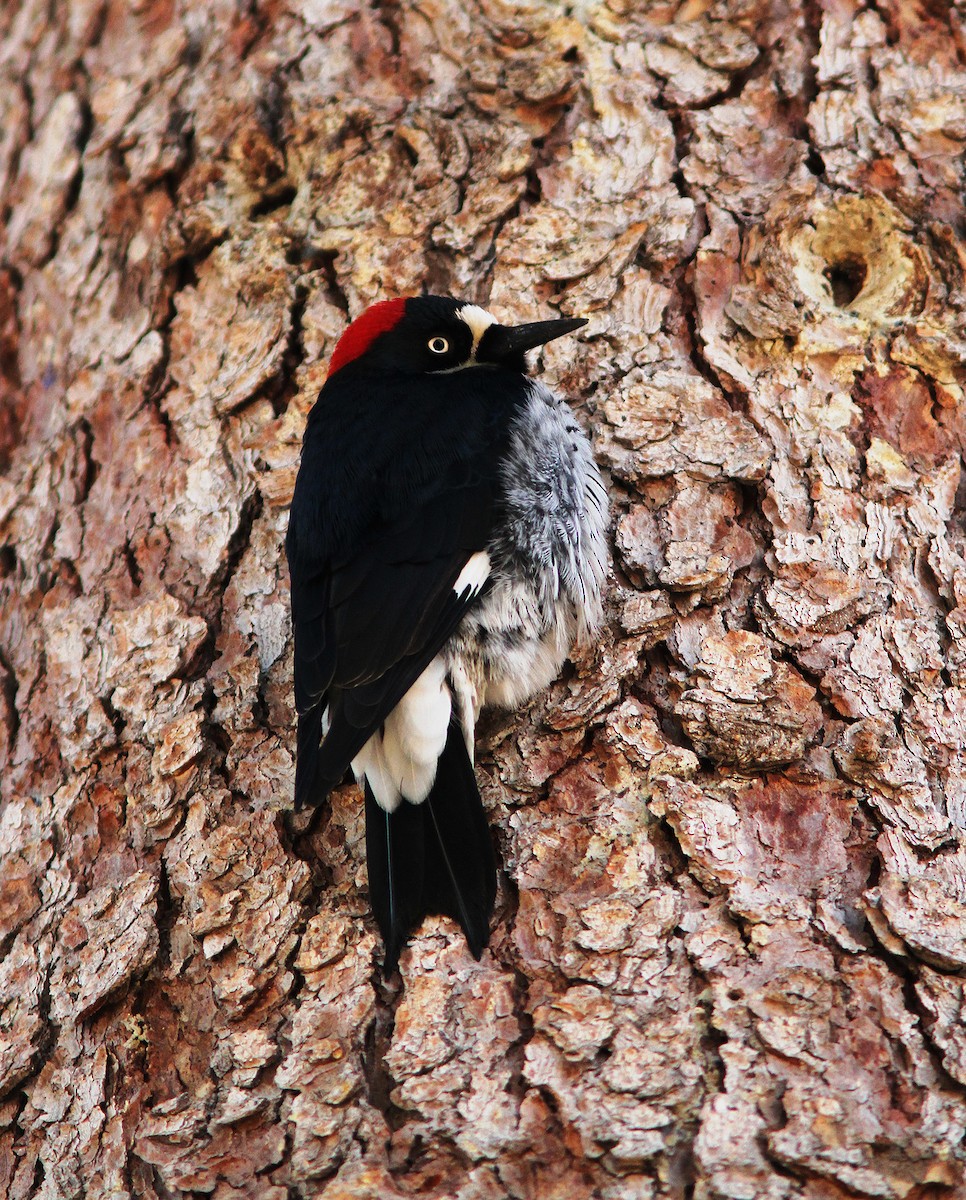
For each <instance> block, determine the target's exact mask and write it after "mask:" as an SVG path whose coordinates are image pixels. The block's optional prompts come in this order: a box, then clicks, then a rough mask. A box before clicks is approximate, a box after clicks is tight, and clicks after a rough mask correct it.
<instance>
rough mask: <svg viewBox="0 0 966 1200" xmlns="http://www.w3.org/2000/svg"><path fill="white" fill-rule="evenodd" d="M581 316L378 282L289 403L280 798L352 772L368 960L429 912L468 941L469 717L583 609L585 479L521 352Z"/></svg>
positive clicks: (482, 931)
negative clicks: (301, 416) (290, 787)
mask: <svg viewBox="0 0 966 1200" xmlns="http://www.w3.org/2000/svg"><path fill="white" fill-rule="evenodd" d="M585 324H586V321H585V320H584V319H582V318H557V319H551V320H542V321H533V322H528V323H525V324H517V325H507V324H501V323H500V322H499V321H497V320H496V319H495V318H494V317H493V316H492V315H491V314H490V313H489V312H488V311H487V310H486V309H484V308H481V307H479V306H478V305H476V304H472V303H467V302H464V301H460V300H457V299H454V298H452V297H449V296H434V295H421V296H409V297H403V298H398V299H391V300H384V301H381V302H379V303H376V304H373V305H372V306H371V307H369V308H367V309H366V310H365V311H364V312H362V313H361V315H359V316H358V317H356V319H355V320H353V321H352V322H351V324H349V325H348V327H347V328H346V329H345V331H344V332H343V333H342V335H341V337H340V338H339V340H338V342H337V343H336V345H335V348H334V350H333V352H332V355H331V358H330V360H329V366H328V373H327V376H326V379H325V382H324V384H323V385H322V387H321V389H320V391H319V394H318V398H317V399H316V402H315V404H314V406H313V407H312V409H311V411H310V413H309V416H308V419H307V422H306V428H305V433H304V437H303V441H302V453H301V460H300V464H299V469H298V474H297V477H296V483H295V489H294V493H293V497H292V503H291V508H290V513H289V524H288V531H287V534H286V539H285V549H286V556H287V559H288V565H289V575H290V582H291V608H292V628H293V634H294V643H295V653H294V693H295V708H296V713H297V733H296V767H295V797H294V803H295V807H296V809H298V808H301V807H302V806H304V805H306V804H316V805H318V804H322V803H323V802H324V801H325V800H326V798H327V797H328V795H329V793H330V792H331V791H332V790H333V789H334V788H335V787H337V786H339V785H340V784H341V783H342V782H343V781H345V779H346V778H347V777H349V775H350V771H351V775H352V776H354V778H355V780H356V781H357V783H358V784H359V785H360V786H361V788H362V791H363V793H364V800H365V814H366V859H367V870H368V879H369V898H370V904H371V907H372V911H373V914H374V916H375V918H376V922H377V924H378V926H379V929H380V932H381V935H382V939H383V944H384V948H385V955H384V960H383V970H384V974H385V975H386V977H389V976H390V975H391V974H392V973H393V972H394V971H395V970H397V968H398V964H399V956H400V953H401V951H402V949H403V948H404V946H405V945H406V943H407V941H408V940H409V939H410V937H411V936H412V935H413V933H414V932H415V931H416V930H417V928H418V926H419V925H420V923H421V921H422V919H423V918H424V917H425V916H427V915H429V914H440V915H443V916H449V917H451V918H453V919H454V920H455V921H456V922H457V923H458V924H459V925H460V926H461V927H462V929H463V933H464V935H465V939H466V942H467V945H468V947H469V949H470V951H471V952H472V954H473V955H474V957H475V958H477V959H479V958H480V957H481V955H482V952H483V950H484V948H485V946H486V945H487V943H488V941H489V936H490V920H491V917H492V913H493V908H494V903H495V898H496V859H495V855H494V849H493V840H492V835H491V831H490V828H489V824H488V821H487V817H486V812H485V809H484V806H483V802H482V799H481V797H480V791H479V787H478V784H477V779H476V774H475V768H474V730H475V726H476V722H477V718H478V716H479V713H480V710H481V708H482V707H483V706H484V705H494V706H498V707H502V708H507V709H509V708H514V707H517V706H519V705H521V704H522V703H524V702H525V701H526V700H528V699H530V698H531V697H532V696H533V695H535V694H536V693H537V692H539V691H540V690H541V689H543V688H545V687H547V685H549V684H550V683H551V682H552V681H553V679H554V678H555V677H556V676H557V675H558V674H559V672H560V670H561V667H562V665H563V663H564V661H565V659H566V657H567V655H568V653H569V652H570V651H571V649H572V648H573V646H574V644H575V643H576V642H580V643H582V644H590V643H591V641H592V638H593V634H594V633H595V631H596V630H597V628H598V627H599V625H600V623H601V620H602V611H603V596H604V586H605V579H606V576H607V571H608V563H609V558H608V547H607V529H608V496H607V491H606V488H605V485H604V481H603V479H602V477H601V474H600V471H599V469H598V467H597V464H596V463H595V460H594V456H593V451H592V447H591V443H590V440H589V439H588V437H587V435H586V434H585V433H584V432H583V430H582V429H581V427H580V425H579V424H578V422H577V420H576V418H575V417H574V415H573V413H572V411H571V409H570V407H569V405H568V404H567V403H566V401H565V400H563V399H561V398H560V397H559V396H557V395H556V394H555V393H554V392H552V391H551V390H550V389H549V388H547V387H546V386H544V384H542V383H541V382H539V381H538V380H536V379H534V378H532V377H531V376H530V374H529V373H528V365H527V358H526V355H527V352H528V351H530V350H534V349H536V348H537V347H539V346H542V345H544V344H545V343H547V342H550V341H552V340H554V339H555V338H559V337H561V336H562V335H564V334H569V333H573V332H574V331H576V330H577V329H579V328H581V327H582V326H583V325H585Z"/></svg>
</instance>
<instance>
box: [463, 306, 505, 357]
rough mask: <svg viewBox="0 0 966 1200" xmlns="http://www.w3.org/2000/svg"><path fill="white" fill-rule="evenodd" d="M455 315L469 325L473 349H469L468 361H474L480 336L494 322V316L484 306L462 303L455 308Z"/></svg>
mask: <svg viewBox="0 0 966 1200" xmlns="http://www.w3.org/2000/svg"><path fill="white" fill-rule="evenodd" d="M456 315H457V316H458V317H459V319H460V320H461V321H465V322H466V324H467V325H469V327H470V333H472V335H473V349H472V350H471V351H470V357H469V361H470V362H475V360H476V352H477V350H478V349H479V346H480V338H482V336H483V334H484V333H486V331H487V330H488V329H489V328H490V326H491V325H495V324H496V317H494V316H493V314H492V313H488V312H487V311H486V309H485V308H480V307H479V306H478V305H476V304H464V305H463V307H462V308H461V309H458V310H457V313H456Z"/></svg>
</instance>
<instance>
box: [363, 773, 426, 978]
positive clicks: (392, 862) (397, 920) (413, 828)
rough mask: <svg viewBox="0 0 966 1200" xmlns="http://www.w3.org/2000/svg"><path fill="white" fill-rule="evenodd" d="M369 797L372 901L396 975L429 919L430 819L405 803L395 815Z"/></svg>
mask: <svg viewBox="0 0 966 1200" xmlns="http://www.w3.org/2000/svg"><path fill="white" fill-rule="evenodd" d="M365 791H366V866H367V868H368V871H369V898H370V902H371V904H372V911H373V913H374V914H375V918H376V921H377V922H378V924H379V929H380V931H381V933H382V940H383V942H385V945H386V961H385V966H384V970H385V973H386V975H387V976H388V975H391V974H392V973H393V971H395V969H396V965H397V963H398V962H399V954H400V951H401V950H402V948H403V946H404V945H405V944H406V938H407V937H408V936H409V934H410V932H411V931H412V930H413V929H415V927H416V926H417V925H418V924H419V922H420V921H421V920H422V918H423V916H424V915H425V912H424V909H423V907H422V886H423V874H424V865H423V863H424V853H423V851H424V846H425V841H426V834H425V825H426V817H425V814H424V812H423V810H422V806H421V805H419V806H417V805H415V804H407V803H406V802H405V801H403V803H402V804H400V806H399V807H398V808H397V809H396V811H395V812H394V813H387V812H386V810H385V809H384V808H380V807H379V805H378V804H377V803H376V799H375V797H374V796H373V794H372V789H371V788H370V787H369V784H368V783H366V785H365Z"/></svg>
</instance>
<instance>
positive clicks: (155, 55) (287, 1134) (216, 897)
mask: <svg viewBox="0 0 966 1200" xmlns="http://www.w3.org/2000/svg"><path fill="white" fill-rule="evenodd" d="M964 22H966V16H964V9H963V8H962V7H961V6H956V5H951V6H948V7H947V5H946V4H945V3H943V2H941V0H940V2H939V3H931V2H927V0H922V3H921V4H916V3H913V2H909V3H903V2H900V0H872V3H871V4H870V5H869V6H865V5H859V4H857V3H854V2H853V0H808V2H802V3H795V0H791V2H790V3H789V4H787V5H786V4H783V3H781V2H780V0H776V3H773V4H769V3H767V0H720V2H714V0H683V3H682V4H680V5H675V4H666V5H664V4H661V3H660V2H658V3H656V4H653V5H643V4H641V5H635V4H634V3H632V2H630V0H608V2H607V3H595V2H594V0H586V2H584V0H581V2H579V3H575V4H573V5H572V6H567V7H564V6H562V5H551V4H542V5H531V6H526V5H522V4H509V3H507V4H504V3H501V2H500V0H471V2H470V3H469V4H467V3H464V2H463V0H394V2H392V3H389V2H386V3H383V4H381V5H379V4H374V5H372V6H366V5H365V4H364V3H363V2H362V0H355V2H353V0H301V2H298V0H271V2H266V3H264V4H260V3H256V2H252V3H241V2H239V3H232V2H229V0H216V2H210V0H205V2H204V3H201V2H200V0H199V2H197V3H190V2H189V0H182V2H178V0H109V2H107V0H69V2H67V0H65V2H64V3H61V4H51V3H49V0H22V2H20V3H7V4H5V5H4V6H3V7H2V9H0V111H2V120H0V216H2V220H3V226H4V228H3V233H2V265H0V398H2V403H0V471H2V475H0V593H2V612H0V755H2V756H3V768H2V779H0V789H2V792H0V795H2V809H0V854H2V875H0V953H2V959H0V1194H2V1195H4V1196H7V1197H11V1198H17V1200H21V1198H24V1200H25V1198H27V1197H38V1198H39V1197H44V1198H49V1200H54V1198H58V1200H59V1198H62V1197H101V1196H111V1197H119V1196H132V1197H134V1196H136V1197H147V1198H149V1200H160V1198H163V1197H178V1196H185V1195H196V1194H198V1195H210V1196H214V1197H217V1198H222V1197H236V1196H237V1197H242V1196H251V1197H258V1198H260V1200H296V1198H299V1197H315V1196H323V1195H324V1196H325V1197H326V1198H327V1200H349V1198H352V1197H355V1198H359V1200H364V1198H367V1197H376V1196H378V1197H388V1198H390V1200H391V1198H392V1197H403V1196H409V1195H414V1194H418V1195H420V1196H426V1197H431V1198H435V1200H443V1198H450V1197H459V1198H460V1200H490V1198H493V1200H497V1198H501V1197H505V1196H510V1197H516V1198H529V1197H535V1198H539V1200H582V1198H584V1197H599V1198H601V1200H622V1198H625V1197H626V1198H628V1200H649V1198H652V1197H654V1198H657V1197H685V1196H694V1197H698V1198H701V1200H712V1198H714V1200H717V1198H721V1200H726V1198H729V1200H749V1198H752V1197H769V1198H775V1200H778V1198H782V1200H785V1198H788V1200H791V1198H800V1197H801V1198H805V1197H808V1198H814V1200H835V1198H838V1197H843V1198H844V1197H847V1196H849V1197H855V1196H862V1197H884V1198H888V1200H900V1198H907V1200H913V1198H919V1200H924V1198H926V1197H936V1198H941V1197H946V1196H950V1197H952V1196H964V1195H966V1185H964V1182H963V1166H964V1161H966V1149H964V1145H963V1133H964V1127H966V1032H964V1020H963V1018H964V1014H966V983H964V973H966V845H964V842H963V830H964V827H966V752H964V746H966V691H964V687H966V558H964V555H966V534H964V523H963V518H964V507H966V497H964V491H963V488H962V486H961V460H960V456H961V452H962V449H963V443H964V436H966V423H964V412H966V407H964V405H966V400H964V385H966V369H964V351H966V322H964V307H966V290H964V272H966V255H964V250H963V243H962V240H961V238H962V234H963V231H964V209H963V199H962V197H963V192H964V178H963V174H964V169H963V150H964V142H966V24H964ZM424 286H425V287H428V288H429V289H431V290H435V291H444V292H451V293H453V294H456V295H460V296H463V297H466V298H469V299H472V300H474V301H477V302H482V303H486V304H488V305H489V306H491V307H492V308H494V309H495V310H496V311H497V312H498V313H499V314H500V315H503V316H507V317H516V318H520V319H536V318H539V317H541V316H551V315H555V314H557V313H562V314H574V313H581V314H584V315H586V316H588V317H589V319H590V324H589V326H588V327H587V329H586V331H585V333H584V335H583V337H582V340H576V341H575V340H573V339H570V340H567V341H565V342H558V343H554V344H553V345H551V346H549V347H548V348H547V349H546V352H545V353H544V356H543V362H544V378H546V379H547V381H548V382H550V383H551V384H552V385H553V386H556V387H558V388H560V389H562V390H564V391H566V392H567V393H568V394H570V395H571V396H573V397H575V398H577V401H578V411H579V412H580V414H581V417H582V419H583V420H584V421H585V422H586V424H587V426H588V428H590V429H591V430H592V431H593V434H594V437H595V440H596V444H597V447H598V452H599V455H600V458H601V461H602V462H603V463H604V464H605V466H606V468H607V469H608V471H609V472H610V479H611V482H612V496H613V506H614V520H615V579H614V582H613V587H612V591H611V604H610V613H609V623H608V626H607V630H606V632H605V634H604V635H603V636H602V637H601V639H600V643H599V645H598V646H597V647H596V648H595V652H594V653H593V654H589V655H588V656H587V657H585V658H584V659H582V660H580V661H579V662H577V663H576V664H575V666H574V668H573V669H572V670H570V671H569V673H568V674H567V676H566V677H565V678H564V679H562V680H560V681H559V682H558V683H557V684H556V685H554V687H553V688H552V689H551V690H550V692H549V694H548V695H547V696H546V697H544V698H542V699H541V700H540V701H539V702H538V703H536V704H534V705H533V706H532V708H531V709H530V710H529V711H527V712H524V713H519V714H512V715H496V716H492V717H490V718H489V719H488V721H487V722H486V723H485V724H484V727H483V729H482V733H481V740H480V753H479V774H480V778H481V781H482V785H483V788H484V793H485V798H486V801H487V804H488V807H489V809H490V812H491V815H492V820H493V825H494V828H495V829H496V830H497V831H498V832H497V838H498V844H499V850H500V854H501V858H502V863H503V868H504V869H503V872H502V873H501V888H500V899H499V910H498V922H497V924H496V927H495V931H494V936H493V944H492V947H491V950H490V951H489V952H488V953H487V954H486V955H485V956H484V958H483V961H482V962H480V963H476V962H474V961H473V960H472V959H471V958H470V957H469V956H468V954H467V951H466V948H465V945H464V943H463V940H462V937H461V936H460V935H459V934H458V932H457V931H456V930H455V929H454V927H453V925H452V924H450V923H448V922H447V921H445V920H442V919H433V920H430V921H427V923H426V924H425V926H424V928H423V931H422V933H421V934H420V936H419V937H417V938H416V939H415V941H414V942H413V944H412V947H411V949H410V950H409V951H408V952H407V953H406V954H404V956H403V960H402V976H403V983H402V986H401V987H387V986H386V985H384V984H383V983H382V982H381V979H380V976H379V972H378V969H377V950H378V941H377V937H376V934H375V931H374V927H373V924H372V921H371V919H370V918H369V916H368V909H367V899H366V894H365V870H364V845H363V835H362V827H361V806H360V803H359V799H358V797H357V795H356V794H355V792H354V791H352V790H350V789H344V790H343V791H341V792H339V793H338V794H337V795H336V796H335V798H334V801H333V803H332V805H331V808H330V809H329V810H328V811H326V812H325V813H323V814H321V816H320V819H319V821H318V822H317V824H316V825H315V826H314V827H309V826H307V825H306V823H305V822H304V821H302V822H298V821H295V820H293V819H292V818H291V817H290V816H289V815H288V813H287V809H288V807H289V798H290V795H291V791H292V776H293V762H292V751H293V723H292V707H291V638H290V633H289V620H288V590H287V589H288V582H287V574H286V570H285V567H284V560H283V557H282V555H281V542H282V538H283V533H284V529H285V524H286V505H287V503H288V499H289V496H290V494H291V489H292V484H293V480H294V472H295V468H296V464H297V459H298V453H299V443H300V436H301V432H302V427H303V423H304V420H305V415H306V413H307V411H308V409H309V407H310V406H311V404H312V402H313V399H314V397H315V394H316V392H317V389H318V387H319V385H320V382H321V380H322V378H323V373H324V370H325V360H326V357H327V355H328V354H329V352H330V351H331V349H332V347H333V344H334V340H335V338H336V337H337V335H338V333H339V331H340V329H341V327H342V326H343V325H344V323H345V320H346V315H347V313H348V314H350V315H351V314H355V313H356V312H358V311H359V309H360V308H362V307H363V306H364V305H365V304H367V303H368V302H370V301H372V300H375V299H377V298H381V297H384V296H387V295H399V294H406V293H409V292H414V291H419V290H420V289H422V288H423V287H424Z"/></svg>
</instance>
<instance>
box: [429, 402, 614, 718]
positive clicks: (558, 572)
mask: <svg viewBox="0 0 966 1200" xmlns="http://www.w3.org/2000/svg"><path fill="white" fill-rule="evenodd" d="M502 482H503V503H504V514H505V515H504V519H503V520H502V521H501V523H500V527H499V529H498V530H497V532H496V533H495V535H494V537H493V540H492V542H491V544H490V546H489V547H488V552H489V555H490V559H491V562H492V586H491V590H490V591H489V593H488V594H487V596H486V598H485V599H484V601H483V603H482V604H481V605H480V607H479V608H478V609H475V610H474V611H473V612H472V613H471V614H469V615H468V616H467V617H466V618H464V620H463V623H462V624H461V626H460V628H459V630H458V631H457V633H456V635H455V636H454V637H453V639H451V641H450V643H449V645H448V646H447V648H446V652H445V657H446V658H447V659H448V660H449V662H450V663H451V666H452V668H453V670H454V671H455V672H456V673H457V674H459V675H460V676H461V678H463V679H465V680H466V681H467V685H468V687H469V688H470V690H471V692H472V693H473V694H472V695H467V696H464V697H460V703H459V705H458V707H459V709H460V711H461V715H462V712H463V711H465V710H466V709H468V708H471V709H473V710H478V708H479V706H480V704H484V703H491V704H499V705H506V706H514V705H517V704H520V703H522V702H523V701H524V700H526V699H527V698H528V697H529V696H531V695H533V694H534V692H536V691H538V690H539V689H540V688H542V687H546V685H547V684H548V683H549V682H550V681H551V680H552V679H553V678H554V677H555V676H556V674H557V673H558V672H559V670H560V667H561V666H562V664H563V661H564V659H565V658H566V656H567V653H568V651H569V650H570V648H571V646H572V645H573V643H574V641H575V640H576V639H578V638H579V639H580V640H587V639H588V638H589V636H590V635H591V634H592V633H593V631H594V630H595V629H596V628H597V626H598V625H599V624H600V619H601V612H602V591H603V585H604V579H605V576H606V574H607V540H606V532H607V523H608V503H607V492H606V490H605V488H604V484H603V480H602V479H601V477H600V472H599V471H598V469H597V464H596V463H595V462H594V459H593V454H592V452H591V447H590V443H589V441H588V440H587V437H586V436H585V435H584V433H583V431H582V430H581V428H580V426H579V425H578V424H577V421H576V419H575V418H574V415H573V413H572V412H571V411H570V409H569V407H568V406H567V404H566V403H565V402H564V401H562V400H560V399H558V397H556V396H554V394H553V393H552V392H550V391H549V390H548V389H547V388H546V387H544V386H543V385H542V384H541V383H538V382H536V381H533V382H532V383H531V387H530V395H529V399H528V402H527V404H526V405H525V406H524V408H523V409H522V411H521V412H520V414H519V416H518V417H517V419H516V421H515V422H514V425H513V427H512V429H511V431H510V442H509V447H508V452H507V455H506V458H505V460H504V464H503V469H502ZM474 715H475V713H474Z"/></svg>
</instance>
